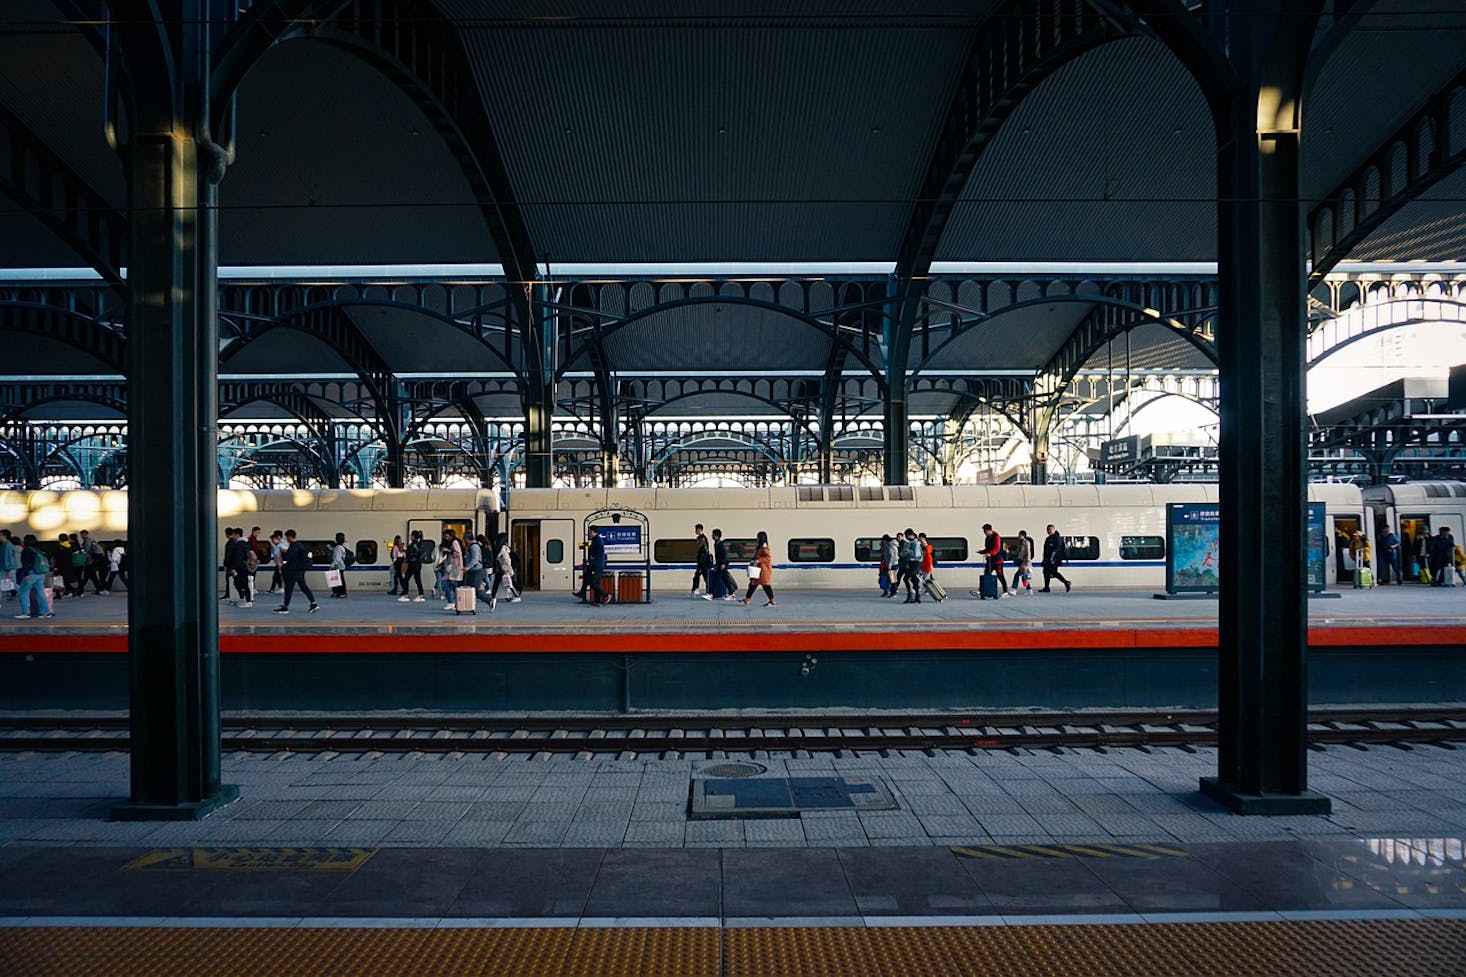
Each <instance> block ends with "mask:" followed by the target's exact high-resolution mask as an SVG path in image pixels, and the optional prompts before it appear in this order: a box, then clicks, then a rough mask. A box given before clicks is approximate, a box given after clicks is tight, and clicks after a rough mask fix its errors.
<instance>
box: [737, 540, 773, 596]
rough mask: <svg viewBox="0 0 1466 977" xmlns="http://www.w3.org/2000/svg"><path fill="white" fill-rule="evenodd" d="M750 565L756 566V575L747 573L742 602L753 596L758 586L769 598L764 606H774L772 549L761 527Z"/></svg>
mask: <svg viewBox="0 0 1466 977" xmlns="http://www.w3.org/2000/svg"><path fill="white" fill-rule="evenodd" d="M750 566H755V567H757V568H758V575H757V576H755V575H753V574H749V577H748V593H746V594H744V595H743V603H744V604H747V603H748V602H749V600H750V599H751V598H752V597H753V592H754V591H755V590H757V589H758V588H760V587H762V588H763V589H764V594H765V596H767V597H768V598H769V599H768V600H767V601H766V602H765V603H764V606H765V607H773V606H774V603H775V601H774V551H773V550H771V549H770V548H769V534H768V533H766V532H764V531H763V530H762V529H760V530H759V533H758V546H757V548H756V549H755V550H754V553H753V563H752V564H750Z"/></svg>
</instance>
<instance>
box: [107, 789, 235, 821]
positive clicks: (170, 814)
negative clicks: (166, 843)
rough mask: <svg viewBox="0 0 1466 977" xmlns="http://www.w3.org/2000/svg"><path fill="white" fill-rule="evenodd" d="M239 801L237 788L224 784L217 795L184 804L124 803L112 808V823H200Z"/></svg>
mask: <svg viewBox="0 0 1466 977" xmlns="http://www.w3.org/2000/svg"><path fill="white" fill-rule="evenodd" d="M238 799H239V788H238V787H235V786H234V785H232V784H225V785H224V786H222V787H220V788H219V793H217V794H215V795H214V796H213V797H210V798H207V799H205V800H202V801H190V802H187V803H184V804H145V803H138V802H136V801H124V802H123V803H121V804H118V805H117V806H116V807H114V808H112V815H111V819H112V820H113V821H202V820H203V819H204V818H206V817H208V816H209V815H210V814H212V813H214V812H215V811H217V810H218V809H219V808H221V807H223V806H224V805H226V804H229V803H231V802H233V801H235V800H238Z"/></svg>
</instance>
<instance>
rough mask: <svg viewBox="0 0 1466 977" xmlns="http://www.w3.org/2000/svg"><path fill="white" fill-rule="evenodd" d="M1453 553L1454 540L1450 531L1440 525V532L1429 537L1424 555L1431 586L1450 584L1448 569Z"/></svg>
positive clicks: (1454, 552)
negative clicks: (1428, 546)
mask: <svg viewBox="0 0 1466 977" xmlns="http://www.w3.org/2000/svg"><path fill="white" fill-rule="evenodd" d="M1455 555H1456V541H1455V540H1454V539H1452V538H1451V531H1450V530H1449V529H1447V528H1446V527H1445V526H1442V527H1441V529H1440V532H1439V533H1438V534H1436V535H1435V536H1434V537H1432V538H1431V540H1430V548H1429V550H1428V551H1427V556H1426V561H1427V563H1428V564H1429V566H1430V585H1431V586H1432V587H1449V586H1451V585H1452V584H1451V573H1450V570H1451V568H1452V567H1453V564H1454V562H1455Z"/></svg>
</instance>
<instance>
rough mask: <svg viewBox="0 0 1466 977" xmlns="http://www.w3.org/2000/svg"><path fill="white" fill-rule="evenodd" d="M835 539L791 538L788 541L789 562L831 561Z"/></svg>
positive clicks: (832, 560) (833, 556)
mask: <svg viewBox="0 0 1466 977" xmlns="http://www.w3.org/2000/svg"><path fill="white" fill-rule="evenodd" d="M834 560H835V541H834V540H833V539H791V540H790V541H789V562H790V563H833V562H834Z"/></svg>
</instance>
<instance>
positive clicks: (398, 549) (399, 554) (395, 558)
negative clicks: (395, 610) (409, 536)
mask: <svg viewBox="0 0 1466 977" xmlns="http://www.w3.org/2000/svg"><path fill="white" fill-rule="evenodd" d="M387 565H388V566H390V567H391V568H392V589H391V590H389V591H387V596H388V597H396V596H397V594H398V592H399V591H400V592H401V593H402V595H403V596H404V597H405V596H407V582H406V580H405V578H404V574H405V573H406V572H407V548H406V547H405V546H403V545H402V537H401V536H400V535H398V536H393V537H392V545H391V546H389V547H388V548H387Z"/></svg>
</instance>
